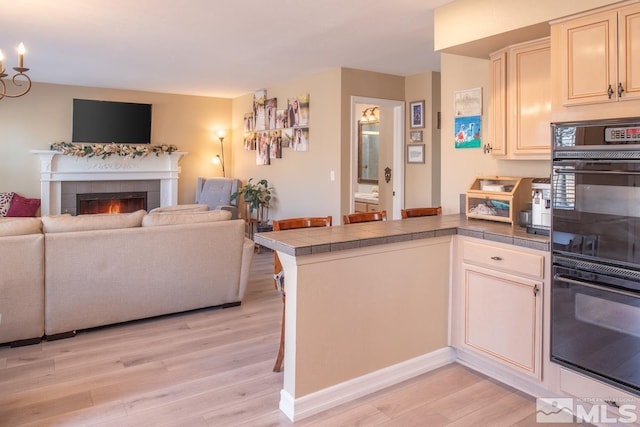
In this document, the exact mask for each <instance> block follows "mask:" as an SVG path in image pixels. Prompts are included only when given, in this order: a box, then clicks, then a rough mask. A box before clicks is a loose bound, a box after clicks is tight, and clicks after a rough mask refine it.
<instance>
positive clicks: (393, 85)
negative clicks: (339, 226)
mask: <svg viewBox="0 0 640 427" xmlns="http://www.w3.org/2000/svg"><path fill="white" fill-rule="evenodd" d="M404 81H405V79H404V77H400V76H393V75H389V74H382V73H374V72H371V71H362V70H354V69H351V68H343V69H342V80H341V92H342V93H341V101H340V102H341V115H340V122H338V123H340V129H341V140H342V145H341V156H342V157H341V160H340V173H341V175H342V177H343V180H344V183H343V184H342V186H341V187H340V188H341V191H340V207H341V215H344V214H347V213H350V207H351V193H350V186H349V185H348V182H349V176H350V173H351V169H350V168H351V129H352V123H353V122H352V120H357V119H358V118H357V117H354V118H352V117H351V98H352V97H354V96H362V97H368V98H379V99H388V100H394V101H404ZM381 114H382V115H384V116H386V117H388V116H389V115H390V110H389V109H383V110H382V111H381ZM382 120H384V123H381V124H380V128H381V132H383V127H385V125H386V124H388V123H389V122H388V121H387V120H386V119H384V118H383V119H382ZM387 129H388V128H387ZM386 149H387V150H391V149H392V147H391V146H387V147H386ZM386 156H387V157H389V152H388V151H387V154H386ZM382 167H383V168H384V166H382ZM391 167H393V166H392V165H391ZM392 186H393V181H391V182H389V183H386V182H385V181H384V176H382V177H380V179H379V188H380V195H381V199H382V198H384V200H385V201H386V204H385V208H386V209H387V211H389V210H390V207H391V206H392V203H393V202H392V200H391V198H390V197H388V196H389V195H390V194H392ZM340 223H342V221H340Z"/></svg>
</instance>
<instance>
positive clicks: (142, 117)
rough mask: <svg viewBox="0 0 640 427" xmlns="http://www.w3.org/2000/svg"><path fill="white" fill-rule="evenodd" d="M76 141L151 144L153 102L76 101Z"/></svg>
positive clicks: (74, 140) (74, 120) (73, 138)
mask: <svg viewBox="0 0 640 427" xmlns="http://www.w3.org/2000/svg"><path fill="white" fill-rule="evenodd" d="M71 140H72V141H73V142H88V143H102V144H109V143H116V144H149V143H151V104H136V103H131V102H113V101H96V100H90V99H74V100H73V132H72V135H71Z"/></svg>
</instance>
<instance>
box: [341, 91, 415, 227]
mask: <svg viewBox="0 0 640 427" xmlns="http://www.w3.org/2000/svg"><path fill="white" fill-rule="evenodd" d="M362 105H368V106H371V105H373V106H377V107H379V111H380V112H379V114H380V116H379V117H380V131H381V133H386V134H388V135H389V136H390V138H389V139H390V140H391V146H390V147H389V146H386V147H381V148H380V149H381V153H380V157H379V159H380V162H379V167H380V173H379V178H378V181H379V184H378V189H379V203H380V208H381V209H385V210H387V217H388V218H389V219H399V218H400V210H401V209H402V207H403V206H404V117H405V111H404V102H403V101H397V100H390V99H381V98H368V97H360V96H352V97H351V168H350V169H351V171H350V180H349V182H350V188H349V194H350V212H354V211H355V198H354V195H355V193H356V192H357V190H358V188H359V187H358V125H359V120H360V117H361V116H362V111H361V108H360V107H361V106H362ZM386 168H388V169H389V170H390V179H389V182H387V181H386V179H385V173H384V170H385V169H386Z"/></svg>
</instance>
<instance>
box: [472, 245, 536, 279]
mask: <svg viewBox="0 0 640 427" xmlns="http://www.w3.org/2000/svg"><path fill="white" fill-rule="evenodd" d="M462 258H463V260H464V262H466V263H469V264H475V265H480V266H483V267H488V268H491V269H494V270H500V271H505V272H509V273H512V274H516V275H519V276H522V275H525V276H530V277H536V278H540V279H541V278H543V277H544V256H543V255H537V254H532V253H528V252H523V251H522V250H517V249H513V250H512V249H507V248H502V247H497V246H493V245H488V244H483V243H476V242H470V241H466V240H465V241H464V242H463V246H462Z"/></svg>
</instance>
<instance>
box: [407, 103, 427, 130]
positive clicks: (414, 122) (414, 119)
mask: <svg viewBox="0 0 640 427" xmlns="http://www.w3.org/2000/svg"><path fill="white" fill-rule="evenodd" d="M409 115H410V116H409V120H410V122H409V127H410V128H411V129H416V128H423V127H424V101H413V102H410V103H409Z"/></svg>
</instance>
